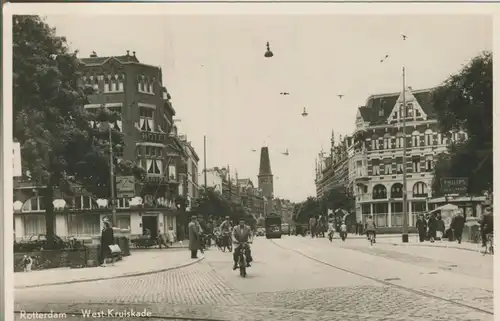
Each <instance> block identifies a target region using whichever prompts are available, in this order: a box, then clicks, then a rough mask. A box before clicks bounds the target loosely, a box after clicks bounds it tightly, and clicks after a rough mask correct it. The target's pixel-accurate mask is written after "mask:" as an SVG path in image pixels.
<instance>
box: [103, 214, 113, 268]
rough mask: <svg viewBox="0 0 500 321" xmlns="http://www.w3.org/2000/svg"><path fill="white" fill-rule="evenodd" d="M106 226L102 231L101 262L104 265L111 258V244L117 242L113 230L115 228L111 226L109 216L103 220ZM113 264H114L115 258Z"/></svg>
mask: <svg viewBox="0 0 500 321" xmlns="http://www.w3.org/2000/svg"><path fill="white" fill-rule="evenodd" d="M102 221H103V223H104V227H103V229H102V232H101V251H100V252H101V256H100V261H101V262H100V263H101V266H102V267H105V266H106V261H107V260H108V259H109V258H111V256H112V255H111V254H112V253H111V248H110V246H111V245H114V244H115V236H114V232H113V228H112V227H111V223H110V222H109V220H108V219H107V218H104V219H103V220H102ZM112 264H114V259H113V262H112Z"/></svg>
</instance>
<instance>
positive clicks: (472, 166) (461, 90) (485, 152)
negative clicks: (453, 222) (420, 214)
mask: <svg viewBox="0 0 500 321" xmlns="http://www.w3.org/2000/svg"><path fill="white" fill-rule="evenodd" d="M432 102H433V105H434V106H435V110H436V115H437V118H438V121H439V125H440V130H441V132H443V133H446V134H448V133H449V132H450V131H459V130H464V131H465V132H467V134H468V139H467V140H466V141H460V142H456V143H454V144H452V145H451V146H450V147H449V149H448V155H441V156H439V157H438V160H437V162H436V164H435V170H434V180H433V183H432V189H433V194H434V195H436V196H439V195H442V191H441V179H442V178H443V177H468V179H469V186H468V193H469V194H482V193H483V192H484V191H485V190H491V189H492V184H493V59H492V54H491V52H485V53H483V54H481V55H479V56H477V57H475V58H474V59H473V60H472V61H471V62H470V63H469V64H468V65H466V66H465V67H464V68H463V69H462V70H460V72H458V73H457V74H455V75H452V76H450V77H449V78H448V79H447V80H446V81H445V83H444V84H443V85H442V86H440V87H438V88H437V89H436V90H434V91H433V93H432Z"/></svg>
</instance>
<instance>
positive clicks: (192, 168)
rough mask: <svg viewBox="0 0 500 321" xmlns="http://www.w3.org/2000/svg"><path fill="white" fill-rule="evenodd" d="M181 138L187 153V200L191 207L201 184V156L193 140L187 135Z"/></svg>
mask: <svg viewBox="0 0 500 321" xmlns="http://www.w3.org/2000/svg"><path fill="white" fill-rule="evenodd" d="M179 139H180V140H181V142H182V143H183V145H184V148H185V152H186V155H187V180H186V184H187V186H186V188H187V200H188V208H189V209H190V208H191V202H192V200H193V199H196V198H197V197H198V194H199V189H200V186H199V185H198V161H199V160H200V158H199V157H198V154H197V153H196V151H195V149H194V147H193V145H191V142H190V141H188V140H187V136H186V135H180V136H179Z"/></svg>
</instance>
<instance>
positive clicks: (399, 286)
mask: <svg viewBox="0 0 500 321" xmlns="http://www.w3.org/2000/svg"><path fill="white" fill-rule="evenodd" d="M269 241H270V242H271V243H273V244H274V245H275V246H277V247H279V248H281V249H283V250H285V251H291V252H294V253H297V254H299V255H301V256H303V257H305V258H307V259H309V260H311V261H314V262H316V263H319V264H322V265H325V266H328V267H330V268H333V269H336V270H339V271H343V272H346V273H349V274H352V275H356V276H358V277H361V278H364V279H368V280H371V281H374V282H377V283H380V284H383V285H386V286H389V287H393V288H396V289H400V290H403V291H406V292H409V293H412V294H416V295H420V296H423V297H427V298H430V299H433V300H438V301H442V302H446V303H449V304H453V305H455V306H459V307H462V308H466V309H470V310H475V311H477V312H480V313H484V314H487V315H494V313H493V312H492V311H490V310H485V309H482V308H479V307H475V306H472V305H469V304H466V303H461V302H457V301H456V300H452V299H448V298H444V297H441V296H438V295H434V294H430V293H425V292H422V291H419V290H415V289H412V288H410V287H407V286H403V285H399V284H395V283H392V282H389V281H386V280H383V279H380V278H376V277H373V276H369V275H366V274H363V273H360V272H356V271H354V270H350V269H346V268H344V267H341V266H338V265H335V264H332V263H329V262H326V261H323V260H320V259H318V258H315V257H313V256H310V255H308V254H305V253H303V252H301V251H299V250H296V249H292V248H288V247H285V246H283V245H280V244H278V243H276V242H275V241H273V240H269Z"/></svg>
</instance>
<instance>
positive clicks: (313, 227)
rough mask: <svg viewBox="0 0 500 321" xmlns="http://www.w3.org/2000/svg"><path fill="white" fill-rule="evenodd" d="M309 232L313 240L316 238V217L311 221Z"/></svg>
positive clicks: (312, 217)
mask: <svg viewBox="0 0 500 321" xmlns="http://www.w3.org/2000/svg"><path fill="white" fill-rule="evenodd" d="M309 231H310V232H311V238H314V236H315V234H316V218H315V217H314V216H311V218H310V219H309Z"/></svg>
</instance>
